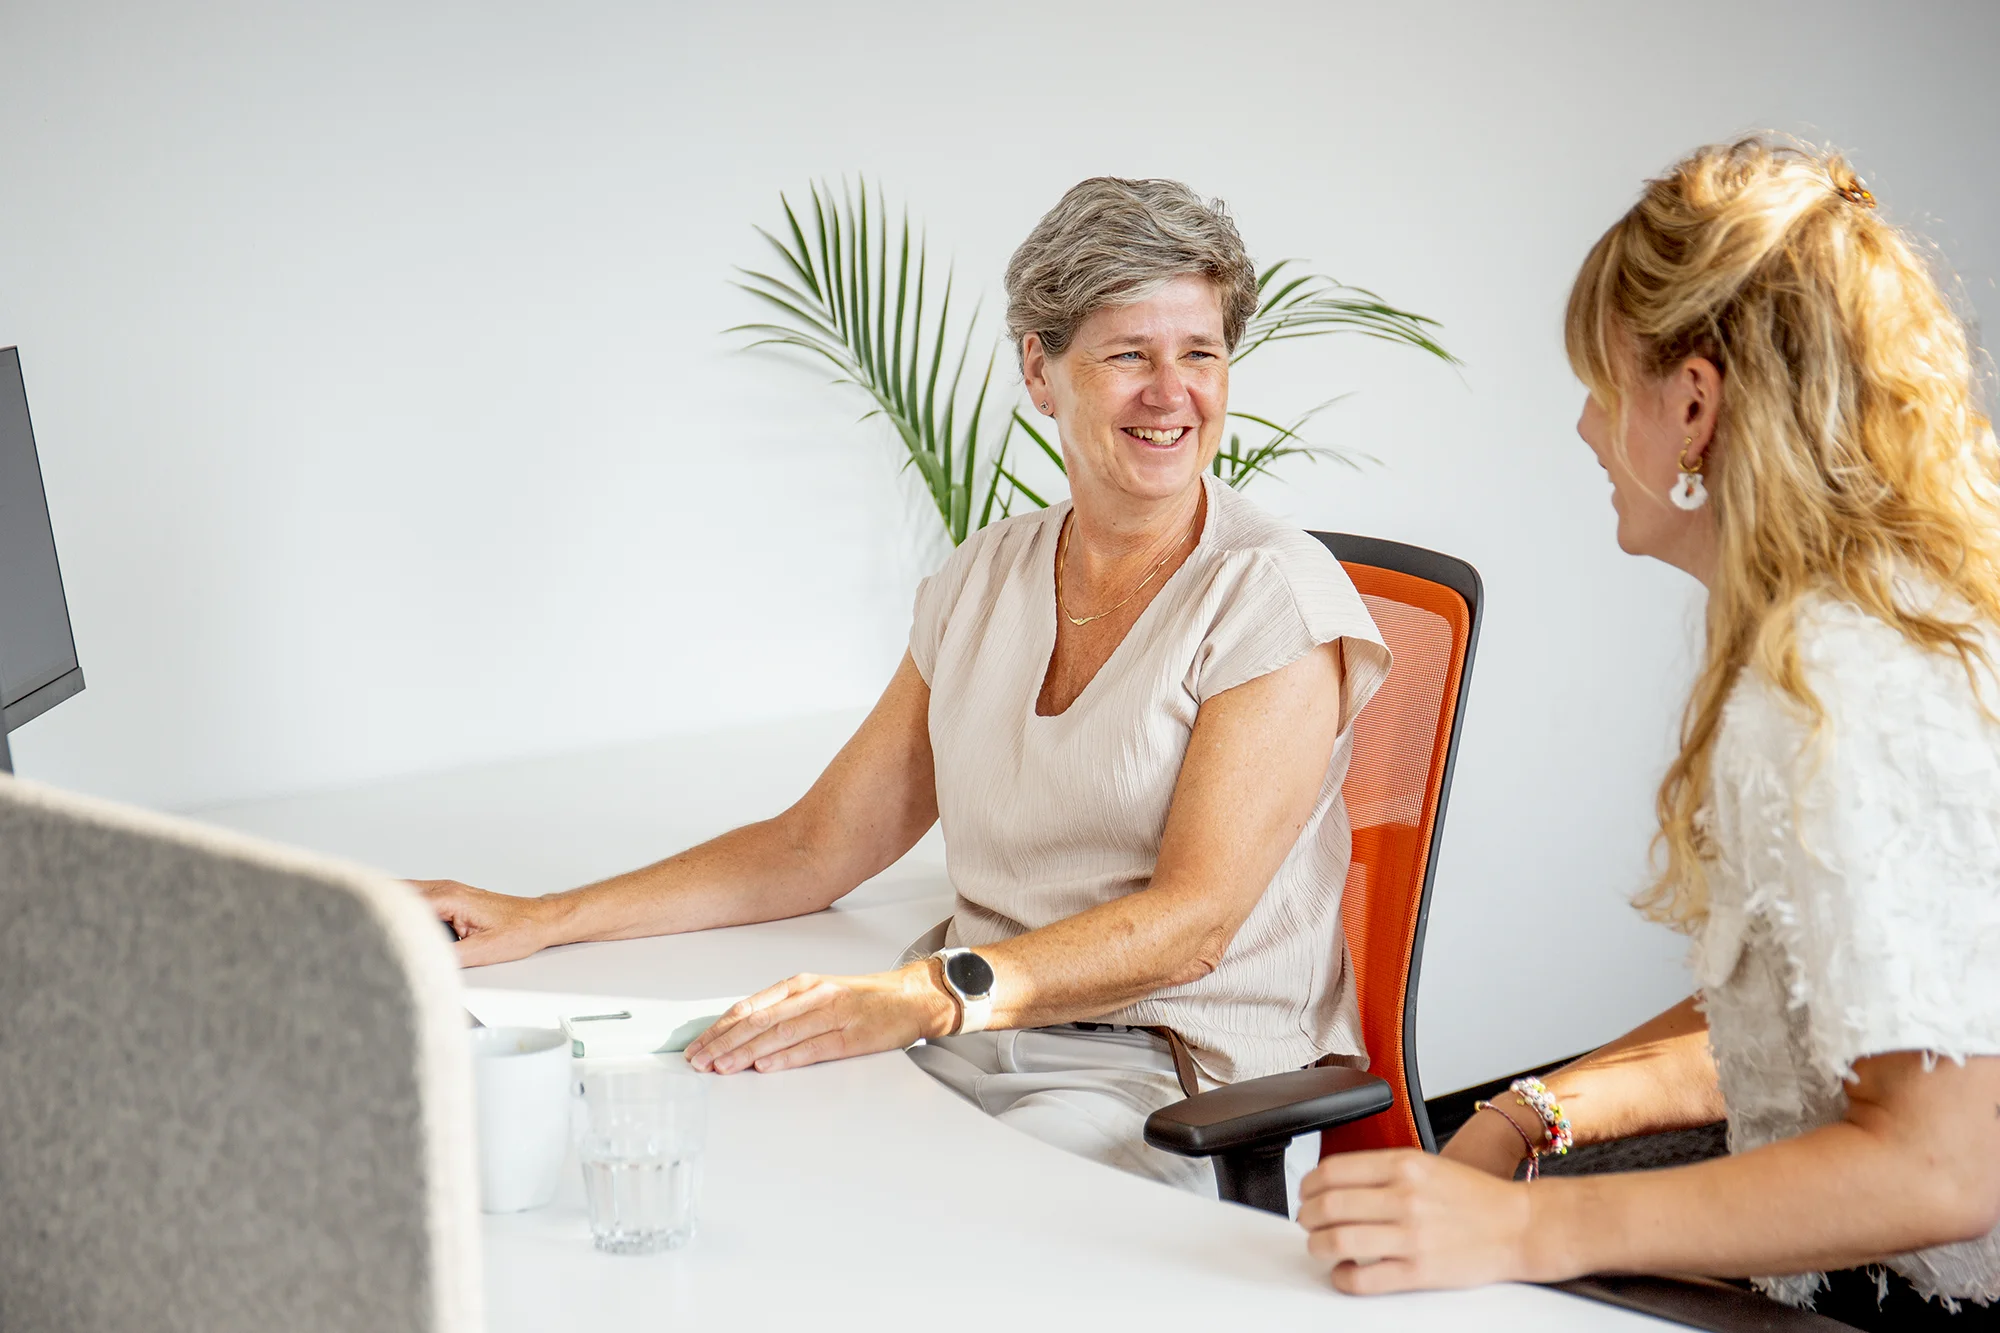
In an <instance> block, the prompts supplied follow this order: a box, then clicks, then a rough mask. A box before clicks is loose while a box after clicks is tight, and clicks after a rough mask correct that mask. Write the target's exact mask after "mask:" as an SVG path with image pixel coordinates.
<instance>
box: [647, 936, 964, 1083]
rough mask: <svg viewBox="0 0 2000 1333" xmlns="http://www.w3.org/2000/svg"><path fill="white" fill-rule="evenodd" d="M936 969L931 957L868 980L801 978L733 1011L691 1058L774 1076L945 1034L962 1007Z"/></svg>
mask: <svg viewBox="0 0 2000 1333" xmlns="http://www.w3.org/2000/svg"><path fill="white" fill-rule="evenodd" d="M933 972H934V969H933V965H932V963H931V960H929V959H924V960H923V961H921V962H917V963H912V964H910V965H909V966H908V967H901V968H898V969H896V970H895V971H894V972H877V973H875V974H874V975H872V976H865V977H821V976H814V975H813V974H811V973H802V974H800V975H799V976H796V977H791V978H789V979H787V980H785V981H781V982H779V983H778V984H777V985H775V986H772V987H770V988H768V989H766V990H761V991H758V992H757V993H756V994H755V995H752V996H750V997H749V998H748V999H746V1000H742V1001H739V1002H738V1003H737V1004H735V1005H734V1006H732V1007H731V1008H730V1010H729V1012H727V1013H725V1014H724V1015H723V1016H722V1017H721V1018H718V1019H716V1020H715V1022H714V1024H713V1025H711V1026H710V1027H709V1029H708V1031H706V1032H704V1033H702V1034H701V1036H699V1037H697V1038H696V1039H695V1040H694V1041H692V1042H690V1043H689V1045H688V1048H687V1061H688V1063H689V1064H690V1065H692V1066H694V1067H695V1068H696V1069H698V1070H702V1071H704V1072H707V1071H711V1070H712V1071H713V1072H715V1073H718V1074H733V1073H736V1072H737V1071H738V1070H743V1069H752V1068H754V1069H756V1070H757V1071H758V1072H759V1073H766V1074H768V1073H770V1072H772V1071H773V1070H778V1069H795V1068H797V1067H798V1066H800V1065H812V1064H818V1063H819V1062H820V1061H822V1060H840V1059H844V1058H846V1057H847V1056H850V1055H869V1054H872V1053H874V1052H876V1051H895V1050H901V1049H902V1048H903V1047H905V1046H908V1045H910V1044H911V1043H913V1042H915V1041H916V1040H917V1039H918V1038H920V1037H941V1036H943V1035H945V1034H946V1033H947V1032H949V1031H950V1030H951V1028H952V1026H953V1024H954V1023H955V1022H956V1021H957V1017H958V1010H957V1007H956V1006H955V1005H954V1004H953V1003H952V1000H951V998H950V997H949V996H948V995H946V994H945V992H944V991H943V990H941V989H939V987H938V985H937V983H936V982H935V981H934V980H932V976H933Z"/></svg>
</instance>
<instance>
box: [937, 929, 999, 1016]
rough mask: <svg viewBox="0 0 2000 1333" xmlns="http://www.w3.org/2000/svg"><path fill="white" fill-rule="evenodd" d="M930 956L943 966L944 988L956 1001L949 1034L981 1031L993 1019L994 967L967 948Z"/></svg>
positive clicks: (940, 951) (943, 951) (942, 950)
mask: <svg viewBox="0 0 2000 1333" xmlns="http://www.w3.org/2000/svg"><path fill="white" fill-rule="evenodd" d="M931 957H933V958H935V959H937V960H938V962H940V963H942V964H943V967H942V968H940V969H939V970H940V971H942V972H943V973H944V984H945V989H946V990H948V991H950V992H951V993H952V997H953V998H954V999H956V1000H957V1001H958V1026H957V1027H956V1028H955V1029H953V1031H952V1034H951V1035H952V1036H954V1037H956V1036H960V1035H962V1034H964V1033H967V1032H984V1031H985V1030H986V1025H987V1024H988V1023H989V1022H991V1021H992V1020H993V964H991V963H989V962H987V961H986V960H985V959H984V958H981V957H980V956H979V955H978V954H976V953H974V952H973V951H972V950H970V949H939V950H938V951H937V952H936V953H934V954H932V955H931Z"/></svg>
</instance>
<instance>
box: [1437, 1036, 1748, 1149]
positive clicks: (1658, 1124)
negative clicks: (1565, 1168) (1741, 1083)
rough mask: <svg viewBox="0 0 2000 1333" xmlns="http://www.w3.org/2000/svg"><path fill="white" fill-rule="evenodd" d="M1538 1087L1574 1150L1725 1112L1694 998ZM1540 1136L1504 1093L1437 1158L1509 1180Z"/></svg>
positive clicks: (1535, 1122) (1530, 1116)
mask: <svg viewBox="0 0 2000 1333" xmlns="http://www.w3.org/2000/svg"><path fill="white" fill-rule="evenodd" d="M1543 1081H1544V1082H1545V1083H1547V1084H1548V1086H1549V1089H1550V1091H1551V1092H1553V1093H1554V1094H1555V1097H1556V1100H1557V1101H1558V1102H1560V1103H1561V1104H1562V1107H1563V1113H1564V1114H1565V1115H1566V1116H1568V1117H1569V1121H1570V1128H1571V1129H1572V1131H1574V1133H1575V1135H1576V1141H1577V1143H1579V1144H1588V1143H1604V1142H1609V1141H1610V1140H1612V1139H1620V1138H1629V1137H1631V1136H1632V1135H1634V1134H1654V1133H1659V1132H1661V1131H1663V1130H1668V1129H1687V1128H1691V1127H1693V1126H1695V1125H1706V1124H1710V1123H1712V1122H1714V1121H1717V1120H1720V1119H1721V1118H1722V1114H1723V1111H1722V1092H1721V1089H1720V1087H1719V1086H1718V1084H1717V1082H1716V1077H1715V1062H1714V1060H1713V1058H1712V1057H1711V1056H1710V1055H1709V1051H1708V1023H1707V1020H1706V1019H1705V1018H1704V1017H1703V1015H1702V1013H1701V1011H1700V1010H1699V1009H1697V1008H1696V1007H1695V1002H1694V1000H1693V998H1692V997H1690V998H1689V999H1686V1000H1683V1001H1681V1003H1679V1004H1677V1005H1675V1006H1674V1007H1673V1008H1671V1009H1669V1010H1667V1011H1666V1012H1665V1013H1663V1014H1660V1015H1658V1016H1657V1017H1654V1018H1651V1019H1648V1020H1647V1021H1646V1022H1644V1023H1642V1024H1640V1025H1639V1026H1638V1027H1636V1028H1634V1029H1632V1031H1630V1032H1628V1033H1626V1034H1625V1035H1624V1036H1622V1037H1620V1038H1618V1039H1617V1040H1616V1041H1614V1042H1612V1043H1610V1044H1609V1045H1607V1046H1601V1047H1599V1048H1598V1049H1597V1050H1594V1051H1592V1052H1591V1053H1590V1054H1588V1055H1586V1056H1584V1057H1582V1058H1581V1059H1578V1060H1573V1061H1571V1062H1570V1063H1569V1064H1567V1065H1565V1066H1563V1067H1562V1068H1561V1069H1559V1070H1557V1071H1555V1072H1554V1073H1552V1074H1550V1075H1548V1076H1547V1078H1546V1079H1544V1080H1543ZM1503 1117H1504V1119H1503ZM1509 1121H1511V1122H1512V1123H1511V1124H1509V1123H1508V1122H1509ZM1545 1133H1546V1131H1545V1130H1544V1128H1543V1126H1542V1125H1541V1122H1540V1121H1539V1119H1537V1117H1536V1116H1535V1113H1534V1112H1533V1111H1532V1110H1530V1109H1528V1108H1527V1107H1525V1106H1520V1105H1516V1104H1515V1103H1514V1101H1513V1100H1512V1099H1511V1098H1510V1097H1508V1096H1506V1095H1504V1094H1503V1095H1502V1096H1500V1097H1497V1098H1495V1099H1494V1108H1493V1110H1491V1111H1488V1112H1485V1113H1483V1114H1478V1115H1474V1116H1473V1117H1472V1119H1470V1120H1468V1121H1466V1122H1465V1124H1464V1125H1463V1126H1462V1127H1461V1128H1460V1129H1459V1131H1458V1133H1457V1134H1455V1135H1453V1136H1452V1139H1451V1142H1449V1143H1447V1144H1446V1145H1445V1146H1444V1150H1443V1153H1444V1156H1446V1157H1449V1158H1451V1159H1453V1160H1454V1161H1460V1162H1464V1163H1465V1164H1466V1165H1468V1166H1476V1167H1478V1168H1479V1169H1480V1170H1482V1171H1488V1172H1491V1173H1492V1174H1494V1175H1496V1176H1501V1177H1508V1176H1512V1175H1513V1174H1514V1171H1515V1168H1516V1167H1518V1166H1519V1165H1520V1163H1521V1162H1522V1160H1523V1159H1525V1158H1526V1157H1527V1155H1528V1151H1527V1145H1528V1143H1529V1142H1531V1141H1532V1142H1535V1143H1537V1144H1539V1143H1541V1142H1543V1141H1544V1137H1545Z"/></svg>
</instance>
